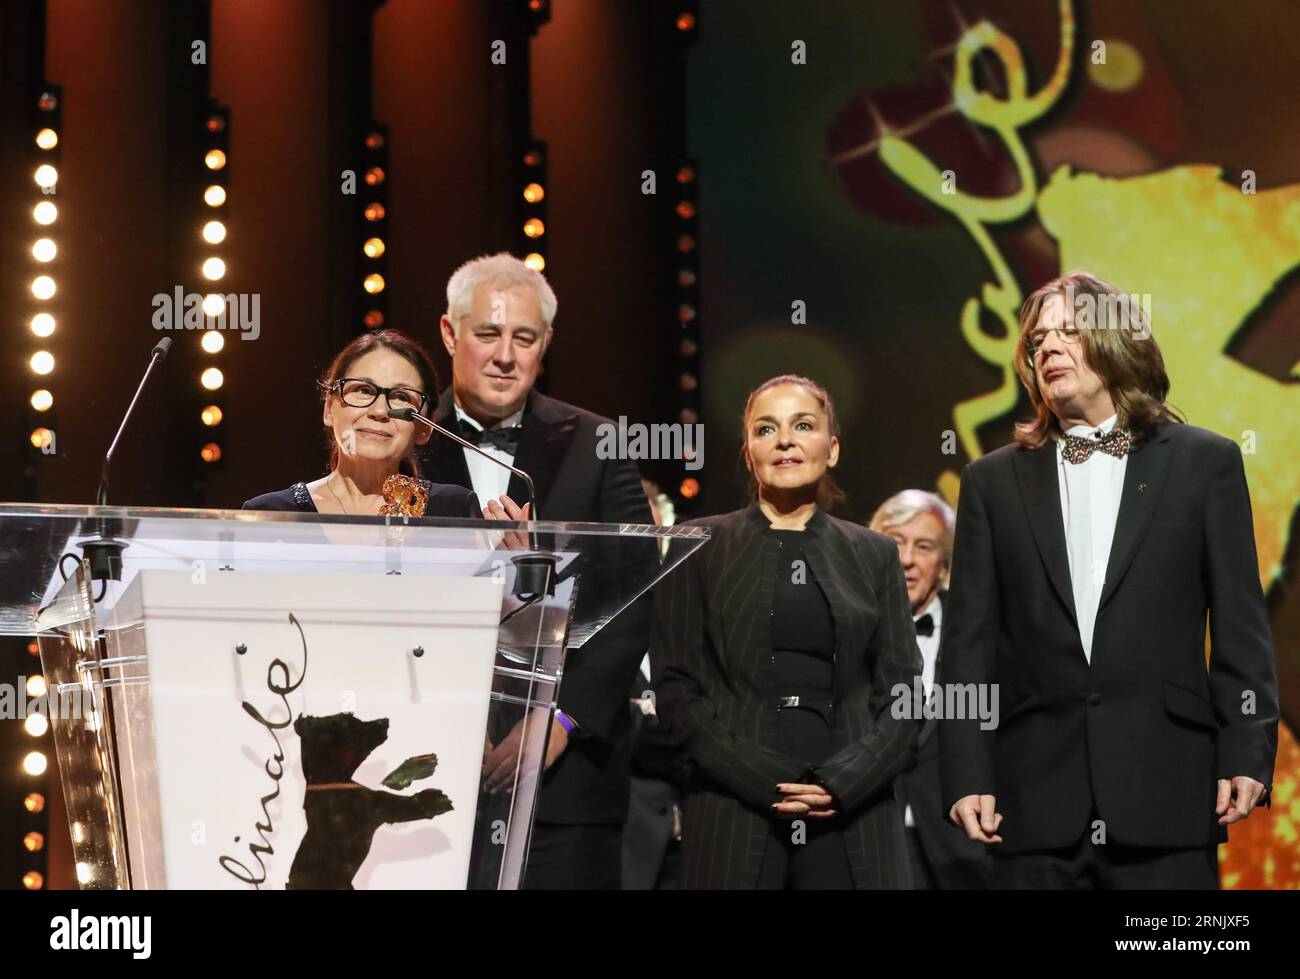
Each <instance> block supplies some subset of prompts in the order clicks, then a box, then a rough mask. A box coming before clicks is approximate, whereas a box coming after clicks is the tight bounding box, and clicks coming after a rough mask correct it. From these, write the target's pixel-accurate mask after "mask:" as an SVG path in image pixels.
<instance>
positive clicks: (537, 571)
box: [388, 408, 555, 597]
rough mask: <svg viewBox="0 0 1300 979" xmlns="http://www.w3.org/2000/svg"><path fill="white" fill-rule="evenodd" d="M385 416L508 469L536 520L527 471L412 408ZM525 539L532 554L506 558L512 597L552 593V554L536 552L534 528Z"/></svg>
mask: <svg viewBox="0 0 1300 979" xmlns="http://www.w3.org/2000/svg"><path fill="white" fill-rule="evenodd" d="M388 417H389V418H396V419H399V420H401V421H407V422H410V421H417V422H422V423H424V424H425V425H428V426H429V427H430V428H432V429H433V430H434V431H435V432H437V433H438V434H439V435H442V436H443V437H444V438H448V439H451V441H453V442H455V443H456V444H457V445H459V446H462V447H463V448H466V449H469V450H471V451H473V452H477V453H478V454H479V455H481V456H482V457H483V458H484V459H489V460H491V461H492V462H493V463H495V464H496V465H498V466H501V467H502V468H504V469H508V470H510V472H512V473H514V474H515V475H516V476H518V477H519V478H520V479H522V480H523V481H524V485H525V486H527V487H528V516H529V517H530V518H532V519H533V520H534V521H535V520H537V519H538V516H537V491H536V490H535V489H534V488H533V477H532V476H530V475H528V473H526V472H524V471H523V470H522V469H516V468H515V467H514V466H511V465H507V464H506V463H504V462H502V461H501V460H500V459H498V458H496V457H495V456H493V455H491V454H490V453H487V452H484V451H483V450H482V449H480V448H479V447H478V446H477V445H475V444H474V443H473V442H471V441H469V440H468V439H465V438H462V437H461V436H460V435H458V434H456V433H455V432H452V431H449V430H448V429H446V428H443V427H442V426H441V425H439V424H438V423H437V422H436V421H434V420H433V419H432V418H427V417H426V416H424V415H422V414H420V413H419V412H418V411H416V410H415V409H414V408H389V409H388ZM529 542H530V543H531V544H532V548H533V553H528V554H516V555H515V556H514V557H512V558H511V559H510V562H511V563H512V564H513V565H514V566H515V587H514V593H515V595H516V596H519V595H532V596H537V597H540V596H541V595H542V594H543V593H545V594H547V595H554V594H555V555H553V554H542V553H540V551H541V548H540V547H539V546H538V543H537V534H536V532H535V531H534V532H533V533H531V534H529Z"/></svg>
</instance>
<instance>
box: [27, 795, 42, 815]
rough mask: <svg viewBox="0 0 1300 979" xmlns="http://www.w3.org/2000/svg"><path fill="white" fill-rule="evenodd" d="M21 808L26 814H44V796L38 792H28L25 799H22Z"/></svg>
mask: <svg viewBox="0 0 1300 979" xmlns="http://www.w3.org/2000/svg"><path fill="white" fill-rule="evenodd" d="M23 808H24V809H26V810H27V811H28V812H44V811H45V796H43V795H41V794H40V793H39V792H28V793H27V798H25V799H23Z"/></svg>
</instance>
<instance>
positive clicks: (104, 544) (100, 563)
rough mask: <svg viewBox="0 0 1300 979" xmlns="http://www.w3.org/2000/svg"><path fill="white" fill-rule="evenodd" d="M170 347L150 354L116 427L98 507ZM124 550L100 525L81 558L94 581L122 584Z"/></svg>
mask: <svg viewBox="0 0 1300 979" xmlns="http://www.w3.org/2000/svg"><path fill="white" fill-rule="evenodd" d="M171 346H172V338H171V337H163V338H162V339H161V340H159V341H158V343H157V344H156V345H155V346H154V348H153V351H152V352H151V353H150V354H149V366H148V367H146V368H145V369H144V376H143V377H141V378H140V384H139V386H138V387H137V388H136V389H135V397H133V398H132V399H131V403H130V405H128V406H127V409H126V414H125V415H123V416H122V424H120V425H119V426H118V427H117V434H116V435H114V436H113V442H112V444H111V445H109V447H108V452H107V453H105V455H104V464H103V465H102V466H101V467H100V470H99V489H98V490H97V491H96V493H95V501H96V504H97V505H99V506H108V471H109V467H110V466H112V464H113V453H114V452H115V451H117V443H118V442H119V441H121V439H122V433H123V432H124V431H126V423H127V422H128V421H130V420H131V412H133V411H135V406H136V403H137V402H138V401H139V400H140V392H142V391H143V390H144V386H145V385H146V384H147V383H149V375H151V374H152V373H153V369H154V368H155V367H157V366H158V364H160V363H161V362H162V361H163V359H164V358H165V357H166V356H167V351H168V350H170V349H171ZM125 547H126V544H124V543H122V542H121V541H119V540H114V538H113V534H112V531H111V529H109V527H108V524H107V522H105V523H103V524H101V531H100V535H99V537H97V538H95V539H93V540H89V541H86V542H85V543H84V544H82V545H81V551H82V554H83V555H84V556H85V558H86V560H88V561H89V562H90V575H91V577H92V578H94V579H95V580H100V579H110V578H111V579H112V580H113V581H120V580H121V579H122V549H123V548H125Z"/></svg>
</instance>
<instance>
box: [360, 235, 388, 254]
mask: <svg viewBox="0 0 1300 979" xmlns="http://www.w3.org/2000/svg"><path fill="white" fill-rule="evenodd" d="M361 250H362V251H363V252H365V253H366V258H378V257H379V256H380V255H382V254H384V239H383V238H367V239H366V243H365V244H364V245H362V246H361Z"/></svg>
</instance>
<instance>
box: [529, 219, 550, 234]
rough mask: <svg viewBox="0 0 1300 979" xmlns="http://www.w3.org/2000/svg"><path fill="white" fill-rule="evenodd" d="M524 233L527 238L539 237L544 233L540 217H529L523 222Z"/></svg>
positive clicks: (544, 226)
mask: <svg viewBox="0 0 1300 979" xmlns="http://www.w3.org/2000/svg"><path fill="white" fill-rule="evenodd" d="M524 234H526V235H527V236H528V237H529V238H540V237H541V236H542V235H544V234H546V225H545V224H543V223H542V219H541V218H529V219H528V220H527V221H525V222H524Z"/></svg>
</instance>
